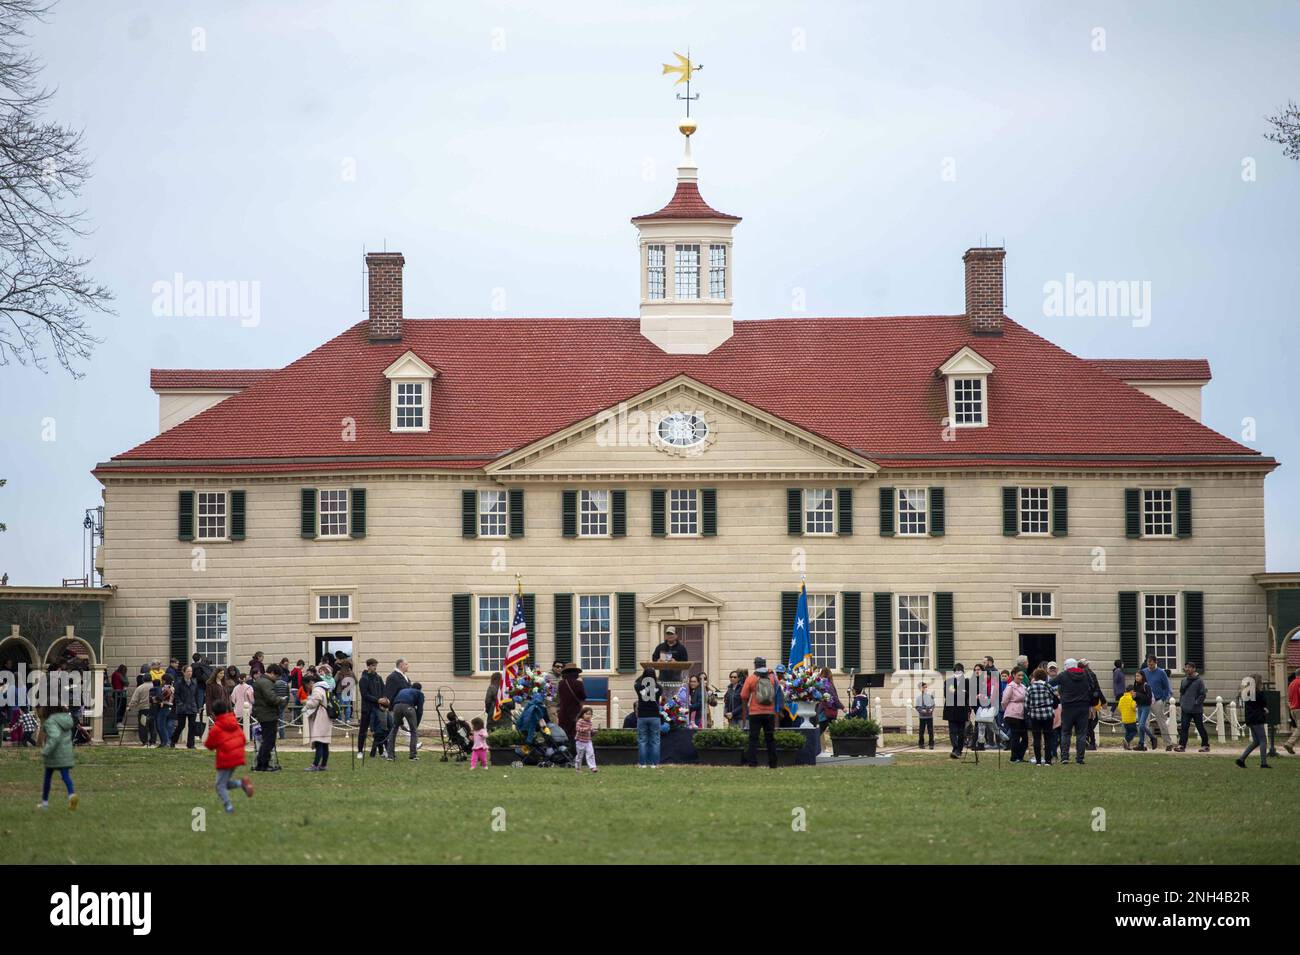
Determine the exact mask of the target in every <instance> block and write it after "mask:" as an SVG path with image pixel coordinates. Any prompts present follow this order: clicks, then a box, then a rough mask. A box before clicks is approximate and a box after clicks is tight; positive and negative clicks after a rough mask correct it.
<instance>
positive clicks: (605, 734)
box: [591, 729, 636, 746]
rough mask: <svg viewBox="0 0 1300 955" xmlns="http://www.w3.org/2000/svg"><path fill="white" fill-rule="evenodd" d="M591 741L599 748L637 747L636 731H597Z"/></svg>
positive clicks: (592, 735)
mask: <svg viewBox="0 0 1300 955" xmlns="http://www.w3.org/2000/svg"><path fill="white" fill-rule="evenodd" d="M591 741H592V742H593V743H595V744H596V745H597V746H635V745H636V730H624V729H609V730H596V731H595V732H594V733H592V734H591Z"/></svg>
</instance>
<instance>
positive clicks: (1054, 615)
mask: <svg viewBox="0 0 1300 955" xmlns="http://www.w3.org/2000/svg"><path fill="white" fill-rule="evenodd" d="M1033 594H1046V595H1047V599H1048V603H1047V610H1048V611H1049V612H1048V613H1045V614H1041V613H1025V598H1026V597H1027V596H1031V595H1033ZM1030 603H1031V606H1032V603H1033V601H1032V597H1031V601H1030ZM1040 605H1041V602H1040ZM1012 616H1014V617H1015V618H1016V619H1017V620H1059V619H1060V618H1061V610H1060V605H1059V603H1058V601H1057V596H1056V591H1055V590H1052V589H1051V588H1048V587H1023V588H1020V589H1018V590H1017V591H1016V592H1015V597H1014V603H1013V605H1012Z"/></svg>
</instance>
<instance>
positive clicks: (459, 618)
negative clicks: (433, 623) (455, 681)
mask: <svg viewBox="0 0 1300 955" xmlns="http://www.w3.org/2000/svg"><path fill="white" fill-rule="evenodd" d="M473 600H474V596H473V594H452V595H451V662H452V672H453V673H455V674H456V676H469V675H471V674H472V673H473V672H474V635H473V624H472V622H471V612H470V607H471V605H472V604H473Z"/></svg>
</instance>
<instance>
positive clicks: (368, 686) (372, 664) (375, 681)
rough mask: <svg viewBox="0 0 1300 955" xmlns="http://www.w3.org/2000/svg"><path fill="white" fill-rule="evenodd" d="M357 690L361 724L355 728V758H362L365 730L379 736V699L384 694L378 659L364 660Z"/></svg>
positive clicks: (376, 736) (364, 751)
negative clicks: (359, 700) (364, 664)
mask: <svg viewBox="0 0 1300 955" xmlns="http://www.w3.org/2000/svg"><path fill="white" fill-rule="evenodd" d="M357 690H358V691H359V692H360V693H361V726H360V728H359V729H358V730H357V759H364V758H365V754H366V732H367V731H373V732H374V734H375V738H376V739H377V738H378V737H379V699H380V697H382V696H383V695H384V678H383V677H381V676H380V675H379V661H378V660H376V659H375V658H374V657H371V658H370V659H369V660H367V661H366V668H365V669H364V670H362V671H361V679H359V680H357Z"/></svg>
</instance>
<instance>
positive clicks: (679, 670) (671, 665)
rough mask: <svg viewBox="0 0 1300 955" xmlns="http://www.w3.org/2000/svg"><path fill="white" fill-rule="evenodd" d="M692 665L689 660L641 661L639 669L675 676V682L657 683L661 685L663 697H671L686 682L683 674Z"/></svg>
mask: <svg viewBox="0 0 1300 955" xmlns="http://www.w3.org/2000/svg"><path fill="white" fill-rule="evenodd" d="M694 665H695V664H694V663H693V662H692V661H690V660H659V661H655V660H642V661H641V669H643V670H655V671H658V672H663V673H673V674H674V675H676V676H677V679H675V680H660V681H659V682H660V683H661V684H662V685H663V688H664V696H666V697H667V696H672V695H673V694H674V693H676V692H677V690H678V688H680V687H681V685H682V684H683V683H685V682H686V678H685V676H684V674H685V673H686V671H687V670H689V669H690V668H691V667H693V666H694ZM670 687H671V692H670V690H669V688H670Z"/></svg>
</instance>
